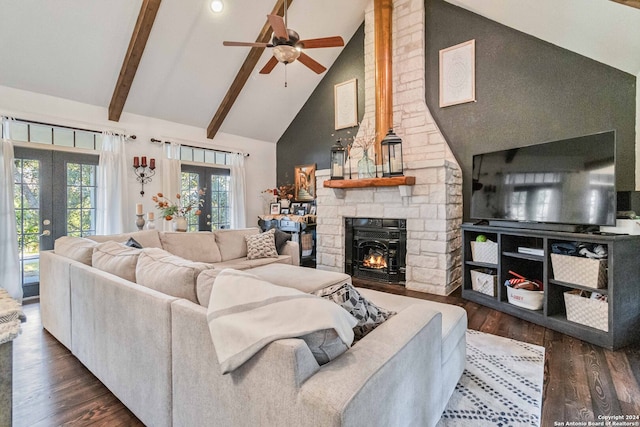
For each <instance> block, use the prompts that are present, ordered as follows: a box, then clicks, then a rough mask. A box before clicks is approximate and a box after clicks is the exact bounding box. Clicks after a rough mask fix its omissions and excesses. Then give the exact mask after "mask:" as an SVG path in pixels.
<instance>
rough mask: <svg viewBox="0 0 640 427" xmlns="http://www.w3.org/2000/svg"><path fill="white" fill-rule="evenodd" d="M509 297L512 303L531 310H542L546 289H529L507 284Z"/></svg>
mask: <svg viewBox="0 0 640 427" xmlns="http://www.w3.org/2000/svg"><path fill="white" fill-rule="evenodd" d="M506 288H507V299H508V300H509V303H510V304H513V305H517V306H518V307H522V308H526V309H529V310H540V309H541V308H542V304H543V302H544V291H528V290H526V289H515V288H512V287H510V286H507V287H506Z"/></svg>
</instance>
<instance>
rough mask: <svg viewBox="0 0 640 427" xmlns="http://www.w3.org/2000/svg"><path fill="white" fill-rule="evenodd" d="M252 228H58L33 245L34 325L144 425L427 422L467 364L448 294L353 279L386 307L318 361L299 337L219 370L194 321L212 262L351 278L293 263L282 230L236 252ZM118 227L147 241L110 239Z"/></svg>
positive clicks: (459, 312) (461, 314) (301, 280)
mask: <svg viewBox="0 0 640 427" xmlns="http://www.w3.org/2000/svg"><path fill="white" fill-rule="evenodd" d="M258 232H259V231H258V230H257V229H246V230H224V231H216V232H213V233H162V232H157V231H155V230H152V231H144V232H137V233H130V234H127V235H118V236H96V237H93V238H92V239H93V240H88V239H79V238H63V239H59V241H57V242H56V247H55V249H54V251H51V252H44V253H42V256H41V297H40V306H41V312H42V313H41V314H42V322H43V326H44V327H45V328H46V329H47V330H48V331H49V332H50V333H51V334H52V335H53V336H54V337H56V338H57V339H58V340H59V341H60V342H61V343H62V344H64V345H65V346H66V347H67V348H69V349H70V350H71V351H72V353H73V354H74V355H75V356H76V357H77V358H78V359H79V360H80V361H81V362H82V363H83V364H84V365H85V366H86V367H87V368H88V369H89V370H90V371H91V372H92V373H93V374H94V375H95V376H96V377H97V378H98V379H99V380H100V381H102V382H103V383H104V384H105V385H106V386H107V387H108V388H109V389H110V390H111V391H112V392H113V393H114V394H115V395H116V396H117V397H118V398H119V399H120V400H121V401H122V402H123V403H124V404H125V405H126V406H127V407H128V408H129V409H130V410H131V411H132V412H133V413H134V414H135V415H136V416H137V417H138V418H139V419H140V420H141V421H142V422H143V423H145V424H146V425H149V426H172V425H173V426H225V427H226V426H276V425H277V426H296V427H297V426H313V427H317V426H321V427H322V426H372V425H376V426H405V425H406V426H414V425H415V426H430V425H435V424H436V423H437V421H438V420H439V418H440V415H441V413H442V411H443V409H444V407H445V405H446V403H447V401H448V399H449V397H450V396H451V394H452V392H453V389H454V388H455V385H456V383H457V381H458V380H459V378H460V375H461V374H462V371H463V369H464V364H465V331H466V313H465V311H464V310H463V309H461V308H460V307H456V306H450V305H445V304H439V303H434V302H428V301H423V300H417V299H413V298H408V297H404V296H398V295H391V294H386V293H381V292H376V291H372V290H367V289H359V291H360V292H361V294H362V295H363V296H364V297H365V298H367V299H369V300H371V301H372V302H374V303H375V304H377V305H379V306H381V307H384V308H387V309H390V310H394V311H396V312H397V314H396V315H394V316H393V317H391V318H390V319H389V320H387V321H386V322H384V323H383V324H381V325H380V326H378V327H377V328H376V329H375V330H373V331H372V332H371V333H369V334H368V335H367V336H365V337H364V338H363V339H362V340H360V341H358V342H357V343H356V344H355V345H353V346H352V347H351V348H350V349H349V350H348V351H347V352H346V353H344V354H342V355H341V356H339V357H338V358H337V359H335V360H333V361H331V362H329V363H327V364H325V365H322V366H320V365H318V363H317V362H316V360H315V358H314V357H313V355H312V354H311V351H310V350H309V348H308V347H307V345H306V343H305V341H303V340H302V339H297V338H292V339H281V340H278V341H275V342H272V343H271V344H268V345H267V346H266V347H264V348H263V349H262V350H260V351H259V352H258V353H257V354H256V355H255V356H253V357H252V358H251V359H250V360H249V361H248V362H246V363H245V364H244V365H242V366H241V367H240V368H238V369H236V370H235V371H233V372H231V373H230V374H227V375H222V374H221V372H220V367H219V365H218V361H217V357H216V352H215V348H214V344H213V342H212V340H211V335H210V332H209V329H208V325H207V319H206V314H207V307H206V306H207V304H208V298H209V295H210V293H211V286H212V284H213V281H214V280H215V277H216V272H219V271H220V270H221V268H235V269H241V270H248V271H250V272H252V273H254V274H255V275H256V276H258V277H261V278H262V279H263V280H267V281H270V282H272V283H275V284H276V285H280V286H288V287H294V288H297V289H299V290H302V291H303V292H312V291H315V290H318V289H321V288H324V287H326V286H328V285H331V284H335V283H340V282H344V281H349V282H350V278H349V277H348V276H347V275H344V274H340V273H332V272H326V271H319V270H314V269H308V268H303V267H298V266H297V265H298V263H299V259H298V253H299V252H298V247H297V244H295V243H292V242H288V243H287V244H286V245H285V248H284V249H283V250H282V251H281V252H282V253H281V254H280V255H279V256H278V257H277V258H269V259H263V260H247V259H246V245H244V246H243V244H244V236H245V235H246V234H253V233H258ZM130 237H133V238H134V239H135V240H136V241H137V242H139V243H140V244H141V245H142V246H143V247H144V248H145V249H142V250H130V249H129V248H123V247H122V245H116V246H117V247H116V246H114V245H113V244H111V242H119V243H123V242H125V241H126V240H128V239H129V238H130ZM165 251H166V252H165ZM136 254H137V259H136V260H135V261H132V259H133V258H135V257H136ZM132 266H133V268H134V270H133V274H134V276H133V278H134V279H135V280H131V277H132V276H131V274H132V271H131V268H132ZM125 270H126V271H125ZM127 275H128V276H127ZM124 277H128V278H124Z"/></svg>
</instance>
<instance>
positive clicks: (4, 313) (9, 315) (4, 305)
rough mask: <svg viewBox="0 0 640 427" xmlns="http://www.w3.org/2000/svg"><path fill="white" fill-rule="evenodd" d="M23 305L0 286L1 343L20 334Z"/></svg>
mask: <svg viewBox="0 0 640 427" xmlns="http://www.w3.org/2000/svg"><path fill="white" fill-rule="evenodd" d="M21 315H22V306H21V305H20V303H19V302H18V301H16V300H15V299H13V298H11V297H10V296H9V293H8V292H7V291H6V289H2V288H0V344H4V343H6V342H9V341H12V340H14V339H15V338H16V337H17V336H18V334H20V316H21Z"/></svg>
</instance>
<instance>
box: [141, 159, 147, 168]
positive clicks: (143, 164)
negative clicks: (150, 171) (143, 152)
mask: <svg viewBox="0 0 640 427" xmlns="http://www.w3.org/2000/svg"><path fill="white" fill-rule="evenodd" d="M142 167H143V168H146V167H147V156H142Z"/></svg>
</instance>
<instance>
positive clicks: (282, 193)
mask: <svg viewBox="0 0 640 427" xmlns="http://www.w3.org/2000/svg"><path fill="white" fill-rule="evenodd" d="M294 188H295V187H294V186H293V184H284V185H281V186H279V187H278V198H279V199H280V207H283V208H288V207H289V204H290V203H291V200H293V192H294Z"/></svg>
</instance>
